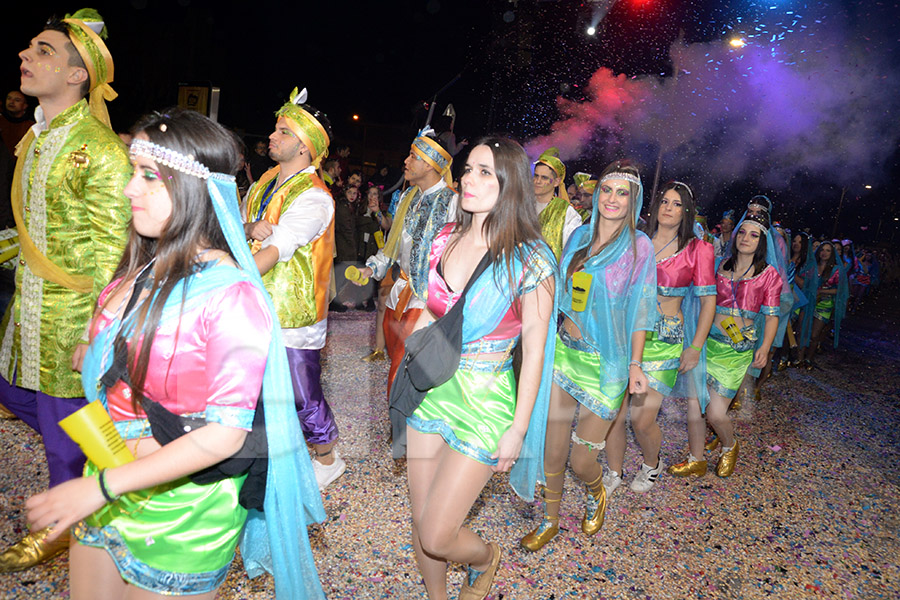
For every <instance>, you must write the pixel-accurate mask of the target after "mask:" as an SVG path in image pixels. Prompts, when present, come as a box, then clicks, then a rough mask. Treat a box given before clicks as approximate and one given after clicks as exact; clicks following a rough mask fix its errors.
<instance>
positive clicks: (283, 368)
mask: <svg viewBox="0 0 900 600" xmlns="http://www.w3.org/2000/svg"><path fill="white" fill-rule="evenodd" d="M133 131H134V135H135V138H134V141H133V142H132V144H131V148H130V150H131V159H132V163H133V165H134V174H133V176H132V178H131V181H130V182H129V183H128V185H127V187H126V188H125V195H126V196H128V198H129V199H130V200H131V205H132V215H133V217H132V222H131V226H130V228H129V240H128V245H127V247H126V251H125V254H124V255H123V257H122V260H121V262H120V264H119V267H118V269H117V271H116V273H115V275H114V278H113V281H112V282H111V283H110V284H109V285H108V286H107V287H106V289H105V290H104V291H103V292H102V293H101V295H100V299H99V307H98V309H97V311H96V313H95V317H94V320H93V322H92V324H91V328H90V333H91V346H90V349H89V350H88V354H87V356H86V358H85V361H84V368H83V374H82V379H83V382H84V388H85V393H86V395H87V397H88V400H92V399H97V400H99V401H101V402H102V403H103V405H104V406H105V407H106V408H107V410H108V411H109V414H110V416H111V417H112V420H113V423H114V424H115V426H116V429H117V430H118V432H119V433H120V435H121V436H122V437H123V438H124V439H125V445H126V447H127V448H128V451H129V452H130V453H131V455H133V456H134V459H133V460H131V461H130V462H125V463H124V464H119V465H117V466H110V467H108V468H100V467H99V466H98V465H97V464H96V463H95V462H94V459H91V458H89V460H88V464H87V466H86V467H85V474H84V477H81V478H79V479H74V480H71V481H68V482H66V483H64V484H61V485H59V486H56V487H54V488H52V489H50V490H49V491H48V492H45V493H43V494H39V495H37V496H34V497H32V498H31V499H29V500H28V502H27V507H28V518H29V521H30V522H31V523H32V525H33V526H34V527H38V528H41V527H50V528H51V530H52V533H51V537H52V536H56V535H59V534H60V533H62V532H63V531H64V530H66V529H68V528H69V527H72V533H73V537H74V538H75V539H76V540H77V542H74V543H73V545H72V549H71V552H70V558H69V566H70V587H71V595H72V598H75V599H79V598H84V599H87V598H90V599H93V598H126V597H128V598H130V597H148V598H149V597H163V596H171V595H191V597H196V598H210V599H211V598H213V597H214V596H215V595H216V589H217V588H218V586H219V585H221V583H222V581H223V580H224V578H225V575H226V573H227V571H228V568H229V565H230V564H231V561H232V559H233V557H234V550H235V546H236V545H237V543H238V541H239V539H240V540H242V556H243V560H244V564H245V567H246V568H247V570H248V573H250V575H251V576H253V575H255V574H258V573H260V572H262V570H263V569H265V570H269V571H272V572H273V573H274V575H275V588H276V594H277V595H278V597H279V598H282V597H284V598H303V599H305V598H324V594H323V592H322V589H321V586H320V584H319V581H318V577H317V575H316V572H315V566H314V564H313V562H312V553H311V549H310V547H309V541H308V539H307V537H306V535H307V534H306V526H307V525H308V524H309V523H311V522H313V521H321V520H323V519H324V516H325V515H324V510H323V508H322V505H321V497H320V495H319V493H318V490H317V485H316V483H315V478H314V475H313V473H312V468H311V466H310V461H309V457H308V454H307V452H306V451H305V444H304V442H303V437H302V435H301V434H300V430H299V425H298V422H297V417H296V413H295V412H294V410H293V401H292V394H291V387H290V380H289V377H288V375H287V361H286V357H285V356H284V350H283V344H282V342H281V340H280V330H279V329H278V325H277V319H276V317H275V316H274V315H275V313H274V308H273V306H272V305H271V300H270V299H269V298H268V296H267V295H266V294H265V291H264V288H263V286H262V282H261V281H260V278H259V275H258V271H257V269H256V267H255V264H254V262H253V258H252V256H251V255H250V252H249V250H248V249H247V246H246V242H245V239H244V236H243V229H242V227H241V225H240V218H239V215H238V212H237V206H236V203H235V202H234V197H235V194H236V189H235V185H234V177H233V176H231V175H230V174H231V173H233V172H234V170H235V169H236V168H237V159H238V154H237V148H236V145H235V143H234V140H233V138H232V136H231V134H229V133H228V132H227V131H226V130H225V129H224V128H222V127H221V126H220V125H218V124H216V123H213V122H212V121H210V120H209V119H207V118H206V117H204V116H202V115H200V114H199V113H196V112H194V111H187V110H181V109H170V110H169V111H167V113H165V114H159V113H154V114H152V115H148V116H146V117H144V118H142V119H141V120H140V121H139V122H138V123H137V124H136V125H135V127H134V130H133ZM258 402H260V403H262V404H258ZM263 405H264V406H265V411H264V413H263V411H262V410H261V409H262V406H263ZM258 408H259V409H260V410H257V409H258ZM292 415H293V416H292ZM151 422H152V430H151ZM263 431H264V432H265V439H263V441H262V444H263V445H262V446H261V445H260V444H259V443H258V442H259V439H260V435H259V434H260V433H261V432H263ZM250 432H252V435H251V433H250ZM266 439H267V442H266ZM251 442H252V443H251ZM266 443H267V445H268V447H267V448H266V446H265V444H266ZM239 450H241V451H242V452H243V453H244V454H242V455H241V456H242V457H241V458H238V457H235V456H233V455H235V453H237V452H238V451H239ZM267 450H268V458H266V453H267ZM257 458H259V459H262V462H260V461H256V460H253V459H257ZM263 465H265V466H263ZM267 478H269V481H274V480H276V479H277V480H278V481H279V483H280V485H279V486H273V485H268V486H266V479H267ZM263 508H264V513H261V512H260V510H263Z"/></svg>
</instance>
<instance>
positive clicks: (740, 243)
mask: <svg viewBox="0 0 900 600" xmlns="http://www.w3.org/2000/svg"><path fill="white" fill-rule="evenodd" d="M768 228H769V221H768V219H767V218H766V217H765V216H764V215H755V214H748V215H747V216H746V217H745V218H744V219H743V221H741V223H740V224H739V226H738V228H737V233H736V234H735V235H734V236H732V243H731V251H730V257H729V258H727V259H725V260H723V261H722V262H721V265H720V266H719V267H718V270H717V272H716V317H715V319H714V321H713V326H712V329H711V330H710V334H709V338H708V339H707V342H706V369H707V374H708V375H707V381H708V384H709V397H710V398H709V406H708V407H707V410H706V419H707V421H708V422H709V424H710V426H711V427H712V428H713V430H714V431H715V433H716V436H717V437H716V441H715V442H713V443H711V444H709V445H708V446H707V448H708V449H710V450H712V449H714V448H715V445H717V444H721V445H722V450H721V454H720V456H719V460H718V463H717V465H716V473H717V474H718V475H719V477H728V476H730V475H731V474H732V473H733V472H734V467H735V463H736V462H737V457H738V453H739V451H740V443H739V442H738V440H737V438H736V437H735V435H734V427H733V425H732V422H731V418H730V417H729V416H728V413H727V411H728V405H729V404H730V403H731V400H732V398H734V396H735V394H736V393H737V391H738V388H739V387H740V385H741V381H742V380H743V379H744V375H746V373H747V369H749V368H750V367H756V368H758V369H759V368H762V367H764V366H765V364H766V362H767V361H768V360H769V350H770V349H771V347H772V342H773V341H774V340H775V333H776V330H777V329H778V314H779V310H780V308H779V304H780V297H781V289H782V281H781V276H780V275H779V274H778V271H777V270H776V269H775V267H774V266H773V264H774V263H775V262H776V257H775V254H776V253H777V252H778V249H777V248H775V247H773V245H772V244H769V243H768V242H767V239H766V237H767V233H768ZM758 340H761V343H757V342H758ZM697 416H698V415H696V414H694V415H692V414H689V415H688V419H689V422H688V428H689V430H692V429H691V428H693V427H695V426H696V421H697ZM692 417H693V421H691V418H692ZM701 419H702V417H701ZM692 445H695V442H692ZM710 446H712V447H710ZM695 452H699V449H698V448H696V447H692V448H691V457H689V458H701V457H702V456H705V455H702V454H701V455H700V456H698V454H695Z"/></svg>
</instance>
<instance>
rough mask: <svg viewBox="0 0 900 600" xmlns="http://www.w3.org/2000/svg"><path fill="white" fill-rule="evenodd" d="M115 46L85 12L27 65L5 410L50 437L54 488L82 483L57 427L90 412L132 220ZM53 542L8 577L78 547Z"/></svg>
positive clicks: (10, 557)
mask: <svg viewBox="0 0 900 600" xmlns="http://www.w3.org/2000/svg"><path fill="white" fill-rule="evenodd" d="M105 35H106V28H105V26H104V24H103V20H102V18H101V17H100V15H99V14H97V12H96V11H94V10H92V9H83V10H80V11H78V12H76V13H75V14H74V15H72V16H71V17H67V18H66V19H63V20H57V19H51V20H50V21H48V22H47V24H46V25H45V27H44V30H43V31H41V32H40V33H39V34H38V35H37V36H35V37H34V39H32V40H31V43H30V44H29V46H28V48H26V49H25V50H23V51H22V52H20V53H19V58H21V60H22V67H21V72H22V81H21V88H22V92H23V93H25V94H27V95H29V96H35V97H37V99H38V101H39V103H40V106H39V107H38V108H37V109H36V110H35V120H36V121H37V123H36V124H35V125H34V126H33V127H32V128H31V129H30V130H29V131H28V133H26V134H25V137H24V138H23V139H22V141H21V142H20V144H19V151H18V160H17V163H16V171H15V176H14V178H13V188H12V209H13V215H14V217H15V221H16V226H17V229H18V232H19V242H20V245H21V252H20V255H19V259H18V265H17V266H18V268H17V271H16V293H15V296H14V297H13V300H12V302H10V305H9V307H8V308H7V310H6V314H5V315H4V317H3V322H2V324H0V331H2V338H0V339H2V341H0V402H2V404H4V405H5V406H6V407H7V408H8V409H10V410H11V411H12V412H13V413H14V414H15V415H16V416H17V417H19V418H20V419H22V420H23V421H25V423H27V424H28V425H29V426H31V427H32V428H34V429H35V430H36V431H38V432H39V433H40V434H41V436H42V437H43V440H44V447H45V452H46V456H47V465H48V468H49V471H50V486H54V485H56V484H58V483H62V482H64V481H67V480H69V479H72V478H73V477H77V476H81V473H82V468H83V466H84V455H83V454H82V453H81V450H80V449H79V448H78V446H77V445H76V444H75V443H74V442H72V440H70V439H69V438H68V436H67V435H66V434H65V433H64V432H63V430H62V429H61V428H60V427H59V425H58V424H57V423H58V422H59V420H60V419H63V418H65V417H66V416H68V415H69V414H71V413H73V412H75V411H76V410H78V409H80V408H81V407H82V406H84V405H85V399H84V390H83V389H82V386H81V376H80V375H79V373H77V372H76V371H75V370H74V369H75V368H77V367H80V359H81V357H83V356H84V352H85V350H86V349H87V325H88V322H89V321H90V319H91V316H92V314H93V311H94V307H95V305H96V302H97V296H98V295H99V293H100V291H101V290H102V289H103V287H104V286H105V285H106V284H107V283H109V281H110V279H111V277H112V274H113V271H114V270H115V268H116V265H117V264H118V262H119V259H120V258H121V256H122V251H123V249H124V247H125V240H126V229H127V227H128V221H129V219H130V218H131V209H130V203H129V201H128V199H127V198H125V196H124V194H123V193H122V192H123V190H124V188H125V184H126V183H127V182H128V178H129V176H130V173H131V166H130V164H129V162H128V154H127V152H126V149H125V146H124V145H123V144H122V141H121V140H120V139H119V137H118V136H117V135H116V134H115V132H114V131H113V130H112V129H110V127H109V115H108V114H107V112H106V105H105V103H104V100H112V99H113V98H115V97H116V93H115V92H114V91H113V90H112V88H111V87H110V86H109V82H111V81H112V79H113V62H112V57H111V56H110V54H109V51H108V50H107V48H106V44H105V43H104V42H103V39H102V38H103V37H105ZM85 96H88V97H89V100H88V99H86V98H85ZM46 536H47V530H46V529H44V530H41V531H36V532H31V533H29V534H28V535H26V536H25V537H24V538H23V539H22V540H21V541H20V542H18V543H17V544H15V545H13V546H12V547H11V548H9V549H8V550H6V551H5V552H3V553H2V554H0V572H3V573H8V572H12V571H21V570H24V569H28V568H30V567H32V566H34V565H36V564H38V563H40V562H42V561H44V560H46V559H48V558H50V557H52V556H54V555H56V554H58V553H59V552H62V551H63V550H64V549H65V548H66V547H67V546H68V536H62V537H60V538H59V539H58V540H57V541H55V542H53V543H46V542H45V538H46Z"/></svg>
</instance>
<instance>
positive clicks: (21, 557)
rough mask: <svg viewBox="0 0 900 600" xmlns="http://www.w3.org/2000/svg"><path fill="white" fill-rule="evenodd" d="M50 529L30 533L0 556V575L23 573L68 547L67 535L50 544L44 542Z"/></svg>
mask: <svg viewBox="0 0 900 600" xmlns="http://www.w3.org/2000/svg"><path fill="white" fill-rule="evenodd" d="M48 535H50V529H49V528H44V529H41V530H40V531H32V532H31V533H29V534H28V535H26V536H25V537H23V538H22V539H21V540H19V541H18V542H17V543H16V544H13V545H12V546H10V547H9V548H7V550H6V551H5V552H4V553H3V554H0V573H15V572H17V571H25V570H27V569H30V568H31V567H33V566H35V565H38V564H40V563H42V562H45V561H48V560H50V559H51V558H53V557H54V556H56V555H57V554H60V553H61V552H63V551H64V550H66V549H67V548H68V547H69V534H68V533H65V534H63V535H61V536H59V538H57V539H55V540H54V541H52V542H46V541H45V540H46V538H47V536H48Z"/></svg>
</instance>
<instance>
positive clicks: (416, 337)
mask: <svg viewBox="0 0 900 600" xmlns="http://www.w3.org/2000/svg"><path fill="white" fill-rule="evenodd" d="M490 264H491V254H490V252H485V254H484V256H483V257H482V259H481V262H479V263H478V266H477V267H475V271H474V272H473V273H472V276H471V277H469V281H468V282H467V283H466V287H465V289H464V290H463V291H462V294H460V296H459V299H458V300H457V301H456V304H454V305H453V306H452V307H450V310H448V311H447V312H446V313H445V314H444V316H443V317H440V318H439V319H437V320H435V321H434V322H433V323H431V324H430V325H428V326H427V327H423V328H422V329H420V330H418V331H415V332H413V333H412V334H410V336H409V337H408V338H406V344H405V346H406V354H404V356H403V363H402V364H401V365H400V368H399V369H398V370H397V375H396V376H395V377H394V382H393V383H392V384H391V397H390V405H391V432H392V436H393V442H392V449H393V455H394V458H400V457H402V456H403V455H404V454H405V452H406V417H408V416H410V415H412V414H413V413H414V412H415V410H416V409H417V408H418V407H419V404H421V403H422V399H423V398H425V394H427V393H428V390H430V389H432V388H435V387H437V386H439V385H441V384H443V383H446V382H447V381H449V380H450V378H451V377H453V374H454V373H456V370H457V369H458V368H459V357H460V354H461V353H462V324H463V307H464V306H465V304H466V294H467V293H468V291H469V288H471V287H472V284H473V283H474V282H475V280H476V279H478V277H479V276H480V275H481V274H482V273H484V271H485V270H487V268H488V267H489V266H490Z"/></svg>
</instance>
